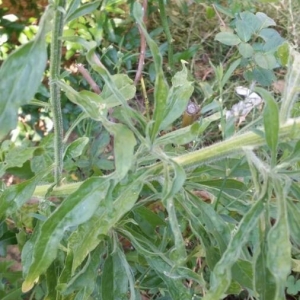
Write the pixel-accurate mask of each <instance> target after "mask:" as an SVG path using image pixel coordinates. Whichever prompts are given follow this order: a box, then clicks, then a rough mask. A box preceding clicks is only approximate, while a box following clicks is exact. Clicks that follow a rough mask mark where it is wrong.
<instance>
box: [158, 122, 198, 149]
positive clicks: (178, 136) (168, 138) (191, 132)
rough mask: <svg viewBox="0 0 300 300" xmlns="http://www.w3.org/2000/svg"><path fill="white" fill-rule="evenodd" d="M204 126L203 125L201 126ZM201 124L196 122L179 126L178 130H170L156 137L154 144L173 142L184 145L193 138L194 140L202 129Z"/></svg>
mask: <svg viewBox="0 0 300 300" xmlns="http://www.w3.org/2000/svg"><path fill="white" fill-rule="evenodd" d="M203 127H204V126H203ZM203 127H202V126H200V124H199V123H198V122H196V123H194V124H192V125H190V126H187V127H184V128H180V129H178V130H174V131H171V132H169V133H167V134H165V135H163V136H161V137H159V138H158V139H156V140H155V145H167V144H175V145H184V144H187V143H189V142H191V141H193V140H195V139H196V138H197V137H198V136H199V134H200V133H201V132H203V131H204V130H202V129H203Z"/></svg>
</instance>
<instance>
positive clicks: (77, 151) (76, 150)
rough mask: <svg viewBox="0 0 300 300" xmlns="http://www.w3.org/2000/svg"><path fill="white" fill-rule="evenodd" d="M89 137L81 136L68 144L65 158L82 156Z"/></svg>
mask: <svg viewBox="0 0 300 300" xmlns="http://www.w3.org/2000/svg"><path fill="white" fill-rule="evenodd" d="M88 142H89V138H88V137H81V138H78V139H77V140H75V141H73V142H72V143H71V144H69V145H68V147H67V149H66V151H65V153H64V159H67V158H76V157H78V156H80V155H81V154H82V152H83V150H84V148H85V146H86V145H87V144H88Z"/></svg>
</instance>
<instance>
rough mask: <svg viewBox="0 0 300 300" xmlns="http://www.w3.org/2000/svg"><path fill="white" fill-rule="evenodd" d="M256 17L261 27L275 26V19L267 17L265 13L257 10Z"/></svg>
mask: <svg viewBox="0 0 300 300" xmlns="http://www.w3.org/2000/svg"><path fill="white" fill-rule="evenodd" d="M256 18H257V19H258V20H259V21H260V24H259V27H260V28H261V29H263V28H267V27H269V26H276V23H275V21H274V20H273V19H271V18H270V17H268V16H267V15H266V14H265V13H262V12H257V13H256Z"/></svg>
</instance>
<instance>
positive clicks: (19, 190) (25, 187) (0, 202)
mask: <svg viewBox="0 0 300 300" xmlns="http://www.w3.org/2000/svg"><path fill="white" fill-rule="evenodd" d="M41 179H42V177H41V175H40V174H39V175H38V176H35V177H33V178H32V179H30V180H27V181H24V182H22V183H19V184H14V185H12V186H10V187H8V188H7V189H5V190H4V192H3V193H2V194H1V195H0V220H1V219H3V218H4V217H5V216H6V215H7V214H8V215H10V214H13V213H15V212H16V211H17V210H18V209H19V208H20V207H21V206H22V205H23V204H25V203H26V202H27V201H28V200H29V199H30V198H31V196H32V194H33V192H34V190H35V187H36V185H37V184H38V182H39V181H40V180H41Z"/></svg>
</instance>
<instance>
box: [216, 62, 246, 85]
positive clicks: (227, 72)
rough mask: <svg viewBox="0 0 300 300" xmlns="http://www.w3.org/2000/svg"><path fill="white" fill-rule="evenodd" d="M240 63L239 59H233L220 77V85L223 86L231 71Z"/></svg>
mask: <svg viewBox="0 0 300 300" xmlns="http://www.w3.org/2000/svg"><path fill="white" fill-rule="evenodd" d="M240 63H241V59H237V60H235V61H234V62H233V63H231V64H230V66H229V68H228V69H227V70H226V72H225V74H224V76H223V77H222V81H221V86H222V87H224V86H225V84H226V83H227V81H228V80H229V78H230V77H231V75H232V74H233V72H234V71H235V70H236V68H237V67H238V66H239V64H240Z"/></svg>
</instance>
